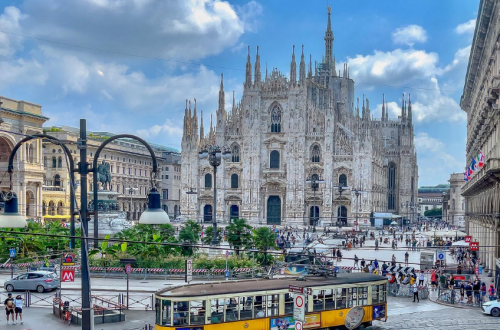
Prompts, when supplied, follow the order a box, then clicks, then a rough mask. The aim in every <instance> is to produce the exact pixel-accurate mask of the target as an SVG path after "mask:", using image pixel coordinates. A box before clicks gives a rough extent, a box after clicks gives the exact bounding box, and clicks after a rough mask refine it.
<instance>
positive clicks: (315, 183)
mask: <svg viewBox="0 0 500 330" xmlns="http://www.w3.org/2000/svg"><path fill="white" fill-rule="evenodd" d="M324 182H325V181H323V180H321V179H320V178H319V175H317V174H313V175H311V178H310V179H309V180H306V183H310V184H311V189H312V190H313V192H314V206H313V212H312V213H313V214H310V215H311V216H312V219H311V220H312V225H313V233H315V232H316V225H317V222H318V221H319V207H318V205H317V204H316V191H317V190H318V188H319V184H320V183H324Z"/></svg>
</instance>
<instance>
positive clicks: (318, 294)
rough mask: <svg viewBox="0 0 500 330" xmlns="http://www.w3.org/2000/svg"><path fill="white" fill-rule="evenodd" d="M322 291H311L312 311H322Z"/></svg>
mask: <svg viewBox="0 0 500 330" xmlns="http://www.w3.org/2000/svg"><path fill="white" fill-rule="evenodd" d="M324 297H325V295H324V291H323V290H313V301H314V303H313V311H315V312H316V311H322V310H324V305H323V302H324Z"/></svg>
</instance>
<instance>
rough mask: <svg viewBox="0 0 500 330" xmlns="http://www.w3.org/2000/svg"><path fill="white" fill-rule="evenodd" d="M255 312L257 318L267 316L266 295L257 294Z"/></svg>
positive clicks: (254, 305)
mask: <svg viewBox="0 0 500 330" xmlns="http://www.w3.org/2000/svg"><path fill="white" fill-rule="evenodd" d="M253 313H254V318H256V319H257V318H260V317H266V296H255V300H254V303H253Z"/></svg>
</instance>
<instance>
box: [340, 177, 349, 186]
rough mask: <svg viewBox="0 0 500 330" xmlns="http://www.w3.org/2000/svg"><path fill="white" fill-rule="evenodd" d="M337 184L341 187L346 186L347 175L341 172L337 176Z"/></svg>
mask: <svg viewBox="0 0 500 330" xmlns="http://www.w3.org/2000/svg"><path fill="white" fill-rule="evenodd" d="M339 186H341V187H347V175H345V174H341V175H340V176H339Z"/></svg>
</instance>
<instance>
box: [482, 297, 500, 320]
mask: <svg viewBox="0 0 500 330" xmlns="http://www.w3.org/2000/svg"><path fill="white" fill-rule="evenodd" d="M482 309H483V313H484V314H490V315H492V316H500V299H496V300H491V301H487V302H485V303H483V307H482Z"/></svg>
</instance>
